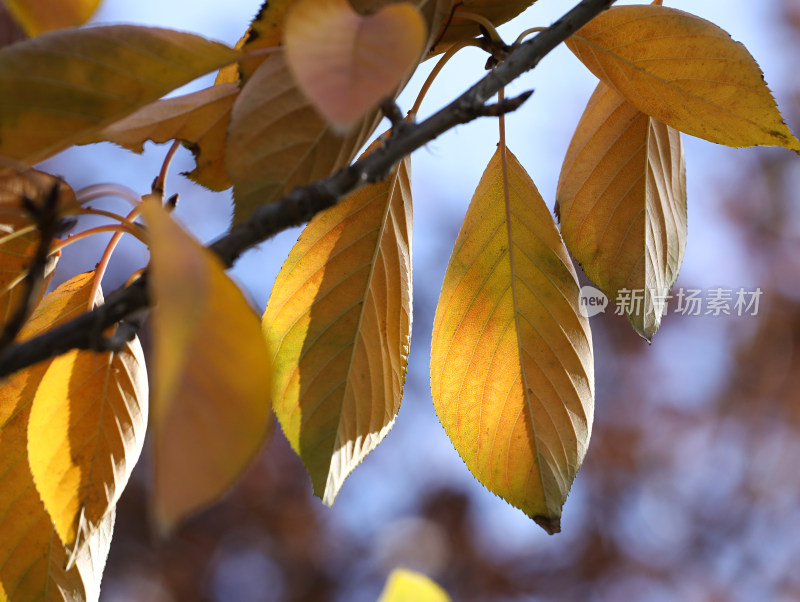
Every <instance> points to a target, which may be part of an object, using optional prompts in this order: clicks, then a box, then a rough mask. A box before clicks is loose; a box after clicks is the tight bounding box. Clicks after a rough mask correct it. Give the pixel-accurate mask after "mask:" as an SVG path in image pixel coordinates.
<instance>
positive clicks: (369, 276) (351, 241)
mask: <svg viewBox="0 0 800 602" xmlns="http://www.w3.org/2000/svg"><path fill="white" fill-rule="evenodd" d="M409 170H410V163H409V160H408V158H406V159H404V160H403V161H402V162H401V163H400V164H399V165H398V167H396V168H395V170H394V171H393V173H392V175H391V176H390V177H389V178H388V179H387V180H386V181H383V182H378V183H376V184H372V185H370V186H367V187H365V188H362V189H361V190H359V191H357V192H356V193H354V194H353V195H351V196H350V197H348V198H347V199H345V200H344V201H342V202H341V203H339V204H338V205H336V206H335V207H332V208H331V209H328V210H327V211H325V212H323V213H320V214H318V215H317V216H316V217H315V218H314V219H313V220H311V222H309V224H308V226H307V227H306V229H305V230H304V231H303V233H302V234H301V235H300V238H299V239H298V241H297V244H296V245H295V246H294V248H293V249H292V251H291V253H290V254H289V257H288V259H287V260H286V263H284V265H283V268H282V269H281V271H280V273H279V274H278V277H277V279H276V280H275V285H274V287H273V289H272V294H271V296H270V299H269V303H268V305H267V310H266V312H265V313H264V318H263V325H264V332H265V334H266V337H267V340H268V342H269V346H270V351H271V353H272V356H273V366H274V374H275V376H274V378H273V386H272V391H273V393H272V398H273V406H274V408H275V413H276V414H277V416H278V419H279V420H280V422H281V426H282V427H283V432H284V434H285V435H286V438H287V439H288V440H289V443H291V445H292V447H293V448H294V450H295V451H296V452H297V453H298V454H299V455H300V458H301V459H302V460H303V463H304V464H305V467H306V470H307V471H308V474H309V475H310V477H311V482H312V484H313V486H314V493H315V495H317V496H318V497H320V498H322V500H323V501H324V502H325V503H326V504H329V505H330V504H333V501H334V499H335V498H336V495H337V494H338V493H339V490H340V488H341V486H342V484H343V482H344V480H345V478H346V477H347V476H348V475H349V474H350V472H352V470H353V469H354V468H355V467H356V466H357V465H358V464H359V463H360V462H361V461H362V460H363V459H364V457H365V456H366V455H367V454H368V453H369V452H371V451H372V450H373V449H374V448H375V447H376V446H377V445H378V443H380V442H381V440H382V439H383V438H384V436H385V435H386V433H387V432H388V431H389V429H390V428H391V427H392V425H393V424H394V420H395V417H396V416H397V412H398V410H399V409H400V400H401V398H402V396H403V384H404V381H405V374H406V365H407V362H408V347H409V341H410V336H411V248H410V246H411V218H412V211H411V188H410V182H409Z"/></svg>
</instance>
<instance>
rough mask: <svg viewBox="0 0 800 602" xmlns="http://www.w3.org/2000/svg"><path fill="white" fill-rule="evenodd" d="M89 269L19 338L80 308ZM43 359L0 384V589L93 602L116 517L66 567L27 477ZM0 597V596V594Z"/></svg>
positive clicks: (11, 594) (53, 600) (52, 601)
mask: <svg viewBox="0 0 800 602" xmlns="http://www.w3.org/2000/svg"><path fill="white" fill-rule="evenodd" d="M92 278H93V272H89V273H86V274H80V275H78V276H76V277H75V278H73V279H72V280H70V281H68V282H66V283H64V284H62V285H61V286H59V287H58V288H57V289H56V290H55V291H53V292H52V293H50V294H49V295H47V296H46V297H45V298H44V300H43V301H42V303H41V304H40V306H39V308H37V310H36V312H35V313H34V315H33V317H32V319H31V320H30V321H29V322H28V323H27V324H26V325H25V327H24V328H23V330H22V332H21V333H20V337H21V338H22V339H28V338H30V337H32V336H34V335H36V334H39V333H41V332H44V331H45V330H48V329H50V328H55V327H56V326H58V325H60V324H62V323H63V322H64V321H66V320H68V319H70V318H72V317H74V316H76V315H78V314H80V313H82V312H84V311H86V309H87V307H88V302H89V293H90V290H91V284H92ZM48 365H49V362H43V363H41V364H37V365H35V366H32V367H31V368H27V369H25V370H22V371H20V372H18V373H16V374H15V375H14V376H12V377H10V378H8V379H5V380H4V381H2V383H0V541H2V542H3V545H2V546H0V591H2V592H3V593H4V594H5V596H6V597H7V599H8V600H44V601H47V602H57V601H58V602H61V601H64V602H67V601H68V602H74V601H75V600H97V599H98V598H99V591H100V578H101V576H102V572H103V567H104V565H105V559H106V556H107V555H108V548H109V543H110V539H111V530H112V528H113V521H114V517H113V514H109V515H108V516H107V517H106V519H105V520H104V522H103V524H102V526H101V528H100V529H98V530H96V531H95V532H94V533H93V534H92V535H91V537H90V540H89V541H88V542H87V545H85V546H84V547H83V548H82V549H81V550H80V552H79V553H78V555H77V558H76V559H75V564H74V566H73V567H72V568H70V569H69V570H65V568H64V567H65V566H66V565H67V561H68V554H67V550H66V548H65V547H64V545H63V544H62V543H61V541H60V539H59V537H58V534H57V533H56V531H55V529H54V527H53V525H52V523H51V520H50V516H49V514H48V512H47V510H46V509H45V507H44V504H43V503H42V501H41V499H40V497H39V494H38V492H37V491H36V487H35V485H34V480H33V475H32V474H31V471H30V468H29V463H28V454H27V449H28V448H27V430H28V417H29V415H30V411H31V405H32V402H33V398H34V395H35V393H36V389H37V387H38V385H39V382H40V380H41V378H42V376H43V375H44V373H45V371H46V370H47V367H48ZM0 599H2V597H0Z"/></svg>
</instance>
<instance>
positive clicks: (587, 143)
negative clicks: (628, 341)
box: [556, 82, 687, 342]
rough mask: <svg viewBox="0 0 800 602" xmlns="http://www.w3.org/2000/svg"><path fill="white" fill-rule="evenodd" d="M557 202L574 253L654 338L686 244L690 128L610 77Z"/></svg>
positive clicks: (576, 145)
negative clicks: (652, 109) (627, 93)
mask: <svg viewBox="0 0 800 602" xmlns="http://www.w3.org/2000/svg"><path fill="white" fill-rule="evenodd" d="M556 203H557V207H558V210H559V214H560V216H561V218H560V220H561V235H562V236H563V237H564V242H565V243H566V245H567V247H568V248H569V250H570V252H571V253H572V254H573V256H574V257H575V259H577V260H578V262H579V263H580V264H581V266H582V267H583V269H584V271H585V272H586V275H587V276H588V277H589V278H591V279H592V280H593V281H594V282H595V283H596V284H597V286H598V287H599V288H600V289H601V290H602V291H603V293H605V295H606V296H607V297H608V298H609V299H610V300H611V301H614V302H615V303H616V304H617V310H618V311H621V312H623V313H624V314H625V315H626V316H627V317H628V319H629V320H630V322H631V325H632V326H633V328H634V329H635V330H636V332H637V333H638V334H639V335H641V336H642V337H643V338H644V339H645V340H647V341H648V342H650V341H652V339H653V335H654V334H655V332H656V331H657V330H658V328H659V326H660V324H661V318H662V315H663V313H664V308H665V307H666V302H667V299H668V298H669V291H670V289H671V288H672V285H673V284H675V281H676V280H677V278H678V272H679V270H680V267H681V262H682V261H683V255H684V252H685V249H686V237H687V225H686V224H687V216H686V166H685V159H684V153H683V142H682V139H681V134H680V132H678V131H677V130H675V129H674V128H671V127H670V126H668V125H665V124H664V123H661V122H660V121H658V120H656V119H654V118H652V117H650V116H648V115H646V114H644V113H642V112H641V111H640V110H639V109H637V108H636V107H635V106H634V105H633V104H631V103H630V102H628V101H627V100H626V99H625V98H624V97H623V96H622V95H620V94H619V93H618V92H617V91H616V90H614V89H613V88H611V87H609V86H607V85H606V84H605V83H603V82H600V83H599V84H598V86H597V88H596V90H595V92H594V93H593V94H592V97H591V98H590V99H589V102H588V103H587V105H586V109H585V111H584V113H583V116H582V117H581V120H580V122H579V123H578V127H577V128H576V129H575V134H574V135H573V138H572V141H571V142H570V145H569V148H568V150H567V155H566V157H565V158H564V163H563V166H562V169H561V175H560V177H559V182H558V191H557V193H556Z"/></svg>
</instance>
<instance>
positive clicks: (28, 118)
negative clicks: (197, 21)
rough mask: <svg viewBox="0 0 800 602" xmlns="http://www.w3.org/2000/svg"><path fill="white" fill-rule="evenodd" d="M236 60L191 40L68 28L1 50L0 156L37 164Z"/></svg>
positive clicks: (132, 29)
mask: <svg viewBox="0 0 800 602" xmlns="http://www.w3.org/2000/svg"><path fill="white" fill-rule="evenodd" d="M238 56H239V53H238V52H237V51H235V50H233V49H232V48H228V47H227V46H224V45H222V44H219V43H216V42H211V41H209V40H206V39H204V38H201V37H199V36H195V35H192V34H187V33H182V32H178V31H172V30H168V29H158V28H154V27H136V26H132V25H112V26H108V27H91V28H87V29H69V30H63V31H57V32H53V33H50V34H48V35H44V36H39V37H36V38H32V39H30V40H25V41H24V42H19V43H17V44H13V45H11V46H7V47H5V48H3V49H2V50H0V89H2V90H14V94H6V95H4V96H3V99H2V111H0V155H5V156H7V157H13V158H15V159H19V160H20V161H23V162H26V163H36V162H38V161H41V160H42V159H45V158H47V157H49V156H50V155H53V154H55V153H57V152H59V151H61V150H63V149H65V148H67V147H69V146H72V145H73V144H78V143H81V142H84V141H86V140H87V139H90V138H91V136H92V135H93V134H94V133H95V132H96V131H97V130H100V129H102V128H103V127H105V126H107V125H109V124H111V123H113V122H114V121H117V120H118V119H122V118H123V117H125V116H126V115H129V114H130V113H133V112H134V111H135V110H136V109H138V108H139V107H142V106H144V105H146V104H149V103H151V102H153V101H155V100H157V99H158V98H160V97H161V96H163V95H164V94H166V93H167V92H169V91H171V90H173V89H175V88H177V87H179V86H182V85H183V84H186V83H188V82H190V81H192V80H193V79H195V78H197V77H199V76H200V75H203V74H205V73H208V72H209V71H214V70H216V69H219V68H220V67H221V66H223V65H226V64H228V63H230V62H232V61H234V60H236V58H237V57H238Z"/></svg>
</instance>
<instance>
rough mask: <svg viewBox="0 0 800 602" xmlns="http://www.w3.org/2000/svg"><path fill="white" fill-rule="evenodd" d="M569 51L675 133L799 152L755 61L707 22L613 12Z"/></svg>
mask: <svg viewBox="0 0 800 602" xmlns="http://www.w3.org/2000/svg"><path fill="white" fill-rule="evenodd" d="M567 46H568V47H569V48H570V50H572V52H574V53H575V55H576V56H577V57H578V58H579V59H580V60H581V61H582V62H583V64H584V65H586V66H587V67H588V68H589V69H590V70H591V71H592V73H594V74H595V75H596V76H597V77H599V78H600V79H601V80H603V81H604V82H605V83H607V84H609V85H610V86H612V87H614V88H616V90H617V91H618V92H619V93H620V94H622V95H623V96H624V97H625V98H626V99H627V100H629V101H630V102H631V103H633V104H634V105H635V106H636V108H638V109H639V110H640V111H642V112H644V113H646V114H648V115H650V116H651V117H653V118H655V119H658V120H659V121H662V122H664V123H666V124H667V125H669V126H672V127H674V128H675V129H677V130H680V131H682V132H685V133H687V134H690V135H692V136H697V137H699V138H703V139H705V140H710V141H711V142H717V143H719V144H725V145H728V146H735V147H742V146H755V145H766V146H783V147H786V148H788V149H790V150H793V151H796V152H800V142H798V140H797V138H795V137H794V135H792V133H791V132H790V131H789V128H788V127H786V124H785V123H784V122H783V119H782V118H781V115H780V113H779V112H778V108H777V105H776V104H775V99H774V98H773V97H772V94H771V92H770V91H769V88H767V84H766V83H765V82H764V76H763V74H762V73H761V69H760V68H759V67H758V64H757V63H756V61H755V59H753V57H752V56H751V55H750V53H749V52H748V51H747V49H746V48H745V47H744V45H742V44H740V43H739V42H734V41H733V40H732V39H731V37H730V35H728V33H727V32H725V31H724V30H722V29H720V28H719V27H717V26H716V25H714V24H713V23H710V22H709V21H706V20H704V19H701V18H700V17H697V16H695V15H692V14H690V13H686V12H683V11H680V10H677V9H674V8H668V7H665V6H658V5H645V6H640V5H634V6H618V7H613V8H611V9H609V10H607V11H606V12H604V13H602V14H601V15H600V16H598V17H597V18H595V19H593V20H592V21H590V22H589V23H588V24H587V25H585V26H584V27H583V28H582V29H580V30H579V31H578V32H577V33H576V34H575V35H573V36H572V37H571V38H569V39H568V40H567Z"/></svg>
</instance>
